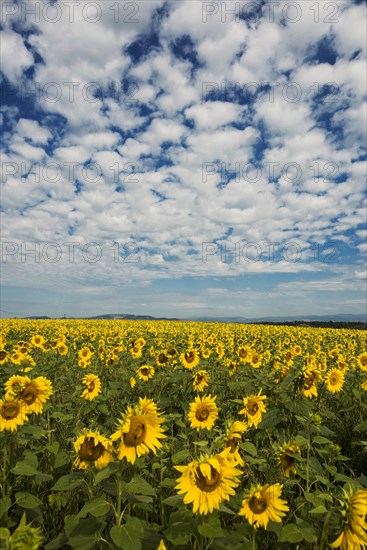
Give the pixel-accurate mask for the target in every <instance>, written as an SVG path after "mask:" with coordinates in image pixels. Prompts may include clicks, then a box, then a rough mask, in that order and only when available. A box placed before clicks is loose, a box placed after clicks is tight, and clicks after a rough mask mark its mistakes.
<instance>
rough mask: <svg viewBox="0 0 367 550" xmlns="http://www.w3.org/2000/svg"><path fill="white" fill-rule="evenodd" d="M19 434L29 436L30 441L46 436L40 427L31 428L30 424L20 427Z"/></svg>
mask: <svg viewBox="0 0 367 550" xmlns="http://www.w3.org/2000/svg"><path fill="white" fill-rule="evenodd" d="M19 433H20V434H21V435H23V434H24V435H29V436H31V438H32V439H40V438H41V437H45V436H46V435H47V432H46V431H45V430H44V429H43V428H42V427H41V426H32V424H25V425H24V426H22V427H21V429H20V430H19Z"/></svg>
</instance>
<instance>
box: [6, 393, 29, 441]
mask: <svg viewBox="0 0 367 550" xmlns="http://www.w3.org/2000/svg"><path fill="white" fill-rule="evenodd" d="M25 422H28V417H27V411H26V407H25V404H24V403H23V402H22V401H14V400H13V398H12V397H11V396H10V395H9V396H6V397H5V400H4V401H3V400H2V399H0V431H1V432H2V431H3V430H11V431H12V432H13V431H14V430H16V429H17V428H18V426H22V425H23V424H24V423H25Z"/></svg>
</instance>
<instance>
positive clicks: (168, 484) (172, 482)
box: [159, 477, 177, 487]
mask: <svg viewBox="0 0 367 550" xmlns="http://www.w3.org/2000/svg"><path fill="white" fill-rule="evenodd" d="M176 484H177V481H176V480H175V479H173V478H170V477H166V479H162V481H161V482H160V484H159V487H175V486H176Z"/></svg>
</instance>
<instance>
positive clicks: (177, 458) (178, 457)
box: [172, 449, 191, 464]
mask: <svg viewBox="0 0 367 550" xmlns="http://www.w3.org/2000/svg"><path fill="white" fill-rule="evenodd" d="M190 455H191V453H190V451H188V450H187V449H183V450H182V451H179V452H178V453H176V454H174V455H173V457H172V462H173V464H179V463H180V462H183V461H184V460H186V458H188V457H189V456H190Z"/></svg>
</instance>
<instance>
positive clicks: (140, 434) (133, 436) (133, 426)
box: [124, 418, 147, 447]
mask: <svg viewBox="0 0 367 550" xmlns="http://www.w3.org/2000/svg"><path fill="white" fill-rule="evenodd" d="M146 432H147V429H146V426H145V424H144V423H143V422H142V420H141V419H139V418H134V419H133V420H132V421H131V423H130V429H129V431H128V432H127V433H126V434H124V443H125V445H127V446H128V447H137V446H138V445H140V443H143V441H144V440H145V436H146Z"/></svg>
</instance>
